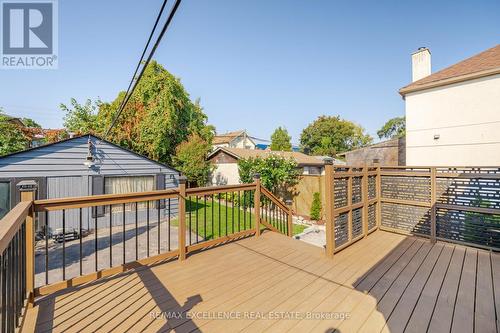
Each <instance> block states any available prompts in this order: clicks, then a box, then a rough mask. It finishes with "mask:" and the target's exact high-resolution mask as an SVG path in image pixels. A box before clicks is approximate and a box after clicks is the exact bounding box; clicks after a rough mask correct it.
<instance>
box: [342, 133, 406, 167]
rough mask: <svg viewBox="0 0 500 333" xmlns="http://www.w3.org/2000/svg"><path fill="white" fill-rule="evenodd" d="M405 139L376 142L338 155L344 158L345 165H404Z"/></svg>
mask: <svg viewBox="0 0 500 333" xmlns="http://www.w3.org/2000/svg"><path fill="white" fill-rule="evenodd" d="M405 146H406V144H405V138H404V137H402V138H395V139H390V140H386V141H382V142H378V143H375V144H372V145H369V146H366V147H363V148H358V149H355V150H351V151H347V152H345V153H342V154H339V156H343V157H345V161H346V163H347V165H359V166H363V165H382V166H398V165H406V161H405V159H406V154H405V148H406V147H405Z"/></svg>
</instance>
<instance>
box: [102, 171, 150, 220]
mask: <svg viewBox="0 0 500 333" xmlns="http://www.w3.org/2000/svg"><path fill="white" fill-rule="evenodd" d="M154 180H155V177H154V176H125V177H105V178H104V193H105V194H124V193H132V192H146V191H153V190H154V186H155V182H154ZM146 205H147V204H146V202H140V203H139V207H138V208H139V209H145V208H146ZM125 207H126V208H125V210H132V209H135V204H127V205H126V206H125ZM117 211H121V207H118V206H116V207H113V212H117Z"/></svg>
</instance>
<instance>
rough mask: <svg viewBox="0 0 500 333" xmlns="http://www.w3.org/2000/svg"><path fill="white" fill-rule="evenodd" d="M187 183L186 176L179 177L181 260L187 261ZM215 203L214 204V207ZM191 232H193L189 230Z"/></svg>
mask: <svg viewBox="0 0 500 333" xmlns="http://www.w3.org/2000/svg"><path fill="white" fill-rule="evenodd" d="M186 183H187V178H186V177H185V176H180V177H179V230H178V237H179V260H185V259H186V199H187V198H186ZM213 204H214V203H213V202H212V205H213ZM189 232H191V230H189Z"/></svg>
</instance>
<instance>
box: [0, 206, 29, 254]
mask: <svg viewBox="0 0 500 333" xmlns="http://www.w3.org/2000/svg"><path fill="white" fill-rule="evenodd" d="M31 205H32V203H31V202H30V201H22V202H20V203H18V204H17V205H16V207H14V208H13V209H12V210H11V211H10V212H8V213H7V215H5V216H4V218H3V219H2V220H0V253H3V251H4V250H5V249H6V248H7V247H8V246H9V243H10V241H11V240H12V238H13V237H14V236H15V235H16V233H17V231H18V230H19V228H20V227H21V225H22V224H23V223H24V221H25V220H26V217H27V216H28V214H29V211H30V208H31Z"/></svg>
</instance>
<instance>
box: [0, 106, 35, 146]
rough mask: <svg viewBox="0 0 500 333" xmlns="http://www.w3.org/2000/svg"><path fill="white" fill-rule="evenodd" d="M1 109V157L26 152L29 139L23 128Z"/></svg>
mask: <svg viewBox="0 0 500 333" xmlns="http://www.w3.org/2000/svg"><path fill="white" fill-rule="evenodd" d="M10 120H11V117H9V116H7V115H6V114H5V113H4V112H3V110H2V109H1V108H0V156H3V155H7V154H11V153H15V152H17V151H21V150H24V149H26V148H27V147H28V145H29V138H28V137H27V136H26V135H25V134H24V133H23V131H22V128H21V127H19V126H18V125H16V124H15V123H13V122H12V121H10Z"/></svg>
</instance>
